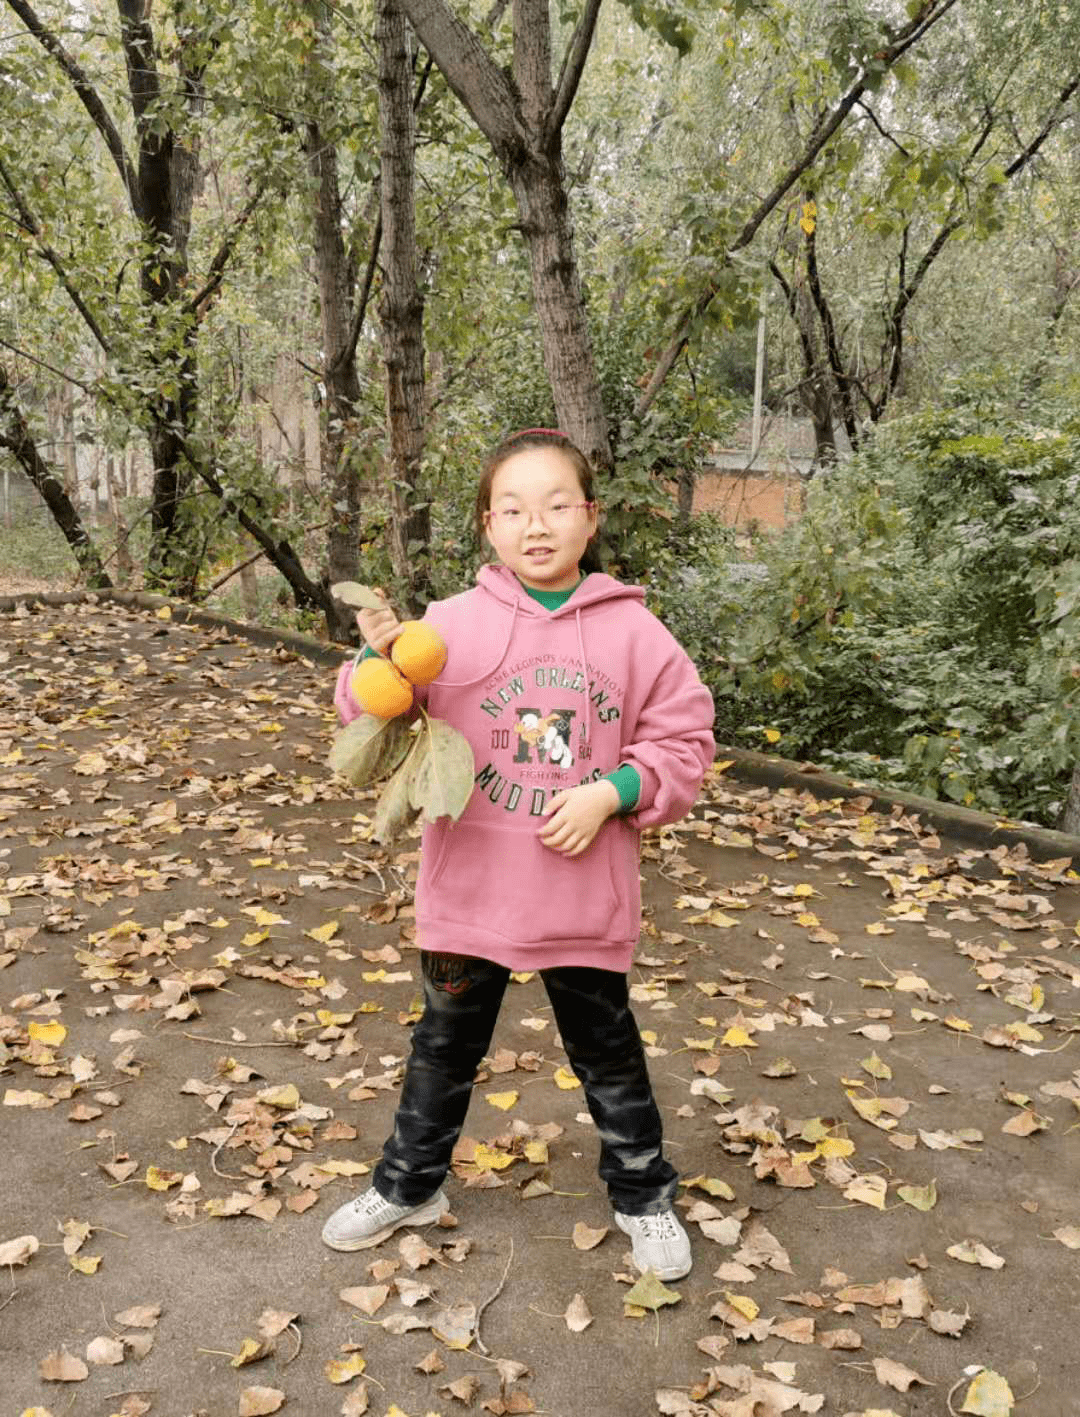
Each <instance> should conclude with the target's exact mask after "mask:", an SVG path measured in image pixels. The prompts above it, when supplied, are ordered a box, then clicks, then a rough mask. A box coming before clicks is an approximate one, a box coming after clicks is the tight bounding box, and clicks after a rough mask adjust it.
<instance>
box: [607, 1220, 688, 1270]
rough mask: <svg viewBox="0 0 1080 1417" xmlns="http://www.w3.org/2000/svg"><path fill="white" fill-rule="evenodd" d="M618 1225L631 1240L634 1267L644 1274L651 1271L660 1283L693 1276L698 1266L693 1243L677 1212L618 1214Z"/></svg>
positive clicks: (616, 1221) (616, 1222)
mask: <svg viewBox="0 0 1080 1417" xmlns="http://www.w3.org/2000/svg"><path fill="white" fill-rule="evenodd" d="M615 1224H616V1225H617V1226H618V1227H619V1229H620V1230H621V1231H622V1232H623V1233H624V1234H626V1235H629V1236H630V1244H631V1249H632V1252H633V1258H634V1267H635V1268H636V1269H638V1270H639V1271H640V1272H641V1273H642V1274H644V1273H645V1271H646V1270H647V1269H651V1270H652V1272H653V1274H655V1275H656V1277H657V1279H682V1277H683V1275H684V1274H689V1273H690V1267H691V1265H692V1264H693V1263H694V1259H693V1256H692V1255H691V1253H690V1239H689V1237H688V1235H687V1233H686V1231H685V1230H684V1229H683V1228H682V1226H681V1225H680V1224H679V1222H678V1219H677V1218H676V1215H675V1212H674V1211H673V1210H671V1209H668V1210H662V1211H661V1212H660V1213H659V1215H620V1213H619V1212H618V1211H616V1212H615Z"/></svg>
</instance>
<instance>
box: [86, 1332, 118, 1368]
mask: <svg viewBox="0 0 1080 1417" xmlns="http://www.w3.org/2000/svg"><path fill="white" fill-rule="evenodd" d="M86 1361H87V1362H88V1363H95V1364H99V1365H100V1364H104V1363H109V1364H113V1363H122V1362H123V1361H124V1345H123V1343H122V1342H121V1341H120V1339H118V1338H92V1339H91V1340H90V1342H89V1343H88V1344H87V1345H86Z"/></svg>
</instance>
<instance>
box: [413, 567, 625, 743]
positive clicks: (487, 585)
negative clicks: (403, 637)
mask: <svg viewBox="0 0 1080 1417" xmlns="http://www.w3.org/2000/svg"><path fill="white" fill-rule="evenodd" d="M476 584H477V586H478V587H479V588H480V590H482V591H484V592H485V593H486V594H487V595H490V596H491V597H492V598H493V599H494V600H496V601H498V602H499V604H500V605H501V606H503V607H504V608H505V611H506V627H505V632H504V633H503V634H501V635H499V634H496V636H495V640H496V643H497V649H496V651H495V655H494V658H493V659H492V662H491V664H490V666H489V667H487V668H486V669H485V670H484V672H483V673H482V674H476V675H474V676H473V677H472V678H470V679H459V680H454V679H439V680H438V682H439V684H441V685H442V686H443V687H445V688H453V689H461V688H464V687H466V686H467V685H469V684H478V683H480V682H482V681H483V680H484V679H490V678H491V677H492V675H494V674H497V673H498V671H499V667H500V665H501V664H502V663H503V661H504V660H505V659H506V656H507V653H508V652H509V649H510V646H511V644H512V643H513V640H514V627H515V626H516V624H517V619H518V616H519V615H520V616H522V617H523V618H525V619H534V620H561V619H567V618H569V617H571V616H572V617H573V619H574V621H575V625H576V628H577V641H578V655H579V660H580V664H581V677H582V680H583V681H584V684H585V687H584V689H583V690H582V695H583V697H584V699H585V737H586V738H587V739H588V738H590V737H591V736H592V734H591V730H592V703H591V701H590V698H589V687H588V680H589V672H588V656H587V654H586V651H585V631H584V628H583V625H582V617H583V615H585V614H586V613H587V612H588V611H589V610H590V609H591V608H592V607H593V606H595V605H601V604H603V605H606V604H607V603H608V602H609V601H612V600H636V601H639V602H641V603H642V604H644V601H645V591H644V590H643V588H642V587H641V586H639V585H625V584H624V583H623V582H622V581H617V580H616V579H615V577H614V576H608V575H605V574H604V573H603V572H602V571H593V572H590V574H589V575H587V576H586V577H585V579H584V580H583V581H582V583H581V584H580V585H579V586H578V587H577V589H576V590H574V591H573V593H572V594H571V595H570V597H569V599H568V600H566V601H564V602H563V604H562V605H560V606H559V608H558V609H557V610H548V609H546V608H545V607H544V606H543V605H541V604H540V602H539V601H538V600H534V599H533V598H532V596H531V595H530V594H529V593H528V591H527V590H526V589H525V587H524V586H523V585H522V584H521V582H520V581H519V580H518V578H517V576H515V575H514V573H513V571H511V570H510V568H509V567H508V566H503V565H499V564H488V565H484V566H481V567H480V569H479V570H478V571H477V573H476Z"/></svg>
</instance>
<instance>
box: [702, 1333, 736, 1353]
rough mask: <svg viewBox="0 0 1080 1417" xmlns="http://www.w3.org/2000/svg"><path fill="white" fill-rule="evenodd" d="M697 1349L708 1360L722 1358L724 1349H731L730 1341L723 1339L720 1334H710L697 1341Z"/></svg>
mask: <svg viewBox="0 0 1080 1417" xmlns="http://www.w3.org/2000/svg"><path fill="white" fill-rule="evenodd" d="M697 1346H698V1348H700V1349H701V1351H702V1353H707V1354H708V1355H709V1357H710V1358H722V1357H723V1355H724V1349H725V1348H730V1347H731V1340H730V1339H729V1338H725V1337H724V1335H723V1334H722V1333H710V1334H707V1335H706V1336H705V1337H704V1338H699V1339H698V1341H697Z"/></svg>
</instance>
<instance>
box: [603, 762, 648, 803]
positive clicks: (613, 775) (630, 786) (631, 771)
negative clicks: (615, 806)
mask: <svg viewBox="0 0 1080 1417" xmlns="http://www.w3.org/2000/svg"><path fill="white" fill-rule="evenodd" d="M603 781H605V782H610V783H611V784H612V786H613V787H614V788H615V791H616V792H617V793H618V794H619V811H620V812H632V811H633V810H634V808H635V807H636V806H637V804H638V798H639V797H640V796H641V776H640V774H639V773H638V770H637V768H633V767H631V766H630V764H629V763H620V764H619V766H618V767H617V768H616V769H615V771H614V772H609V773H607V774H606V775H605V777H604V778H603Z"/></svg>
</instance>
